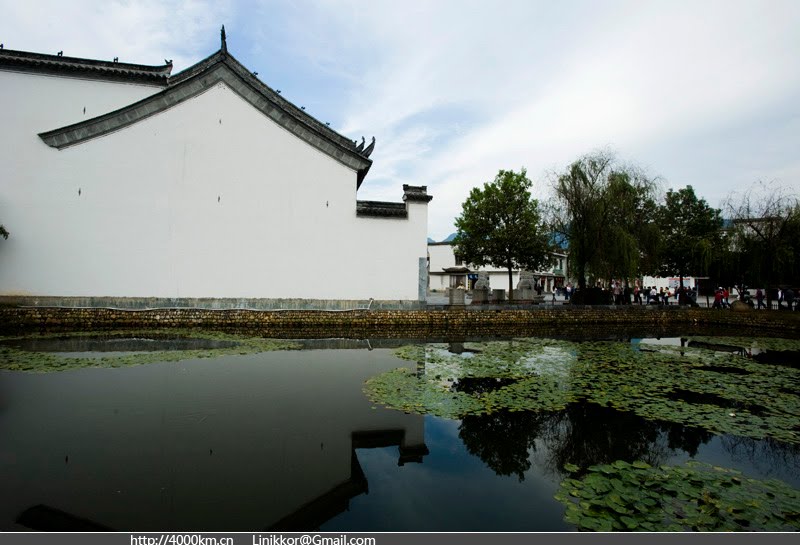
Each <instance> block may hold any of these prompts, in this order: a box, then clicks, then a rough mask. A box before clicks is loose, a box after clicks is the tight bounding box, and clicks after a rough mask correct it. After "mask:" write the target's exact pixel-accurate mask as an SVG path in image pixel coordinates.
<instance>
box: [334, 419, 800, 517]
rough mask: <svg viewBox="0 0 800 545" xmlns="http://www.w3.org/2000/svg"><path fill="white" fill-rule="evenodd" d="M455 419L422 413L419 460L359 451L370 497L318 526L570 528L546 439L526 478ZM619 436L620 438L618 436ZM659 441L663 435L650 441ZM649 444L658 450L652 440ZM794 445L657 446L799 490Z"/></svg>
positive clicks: (721, 442)
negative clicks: (462, 434)
mask: <svg viewBox="0 0 800 545" xmlns="http://www.w3.org/2000/svg"><path fill="white" fill-rule="evenodd" d="M459 425H460V422H459V421H454V420H446V419H441V418H437V417H430V416H428V417H426V418H425V442H426V444H427V446H428V448H429V449H430V454H429V455H428V456H425V457H424V461H423V463H422V464H407V465H405V466H403V467H398V465H397V458H398V451H397V448H396V447H389V448H382V449H359V450H357V451H356V452H357V455H358V459H359V461H360V463H361V466H362V468H363V470H364V474H365V475H366V478H367V480H368V482H369V494H368V495H361V496H358V497H356V498H353V499H352V500H351V501H350V508H349V510H348V511H346V512H344V513H342V514H340V515H339V516H337V517H334V518H333V519H331V520H329V521H328V522H327V523H326V524H324V525H323V526H322V528H321V529H322V530H324V531H346V530H362V531H380V530H382V531H390V530H397V531H413V530H419V531H559V530H571V529H572V528H571V527H570V526H569V525H568V524H566V523H565V522H564V521H563V508H562V506H561V504H560V503H559V502H558V501H556V500H555V499H554V498H553V495H554V494H555V492H556V491H557V490H558V485H559V480H560V479H561V478H562V476H561V475H553V474H552V473H551V472H550V469H548V468H547V467H546V466H547V465H548V461H549V458H550V454H551V453H550V451H549V448H548V443H549V442H550V441H549V440H547V439H545V440H541V439H537V440H536V452H535V453H532V455H531V457H530V461H531V468H530V469H529V470H528V471H527V472H525V480H524V481H523V482H519V481H518V479H517V477H516V476H513V475H512V476H498V475H495V473H494V471H493V470H492V469H490V468H489V467H488V466H487V465H486V464H485V463H484V462H483V461H481V459H480V458H478V457H477V456H474V455H472V454H470V453H469V452H468V451H467V450H466V448H465V447H464V444H463V442H462V440H461V439H460V438H459ZM618 439H619V440H621V441H624V440H625V438H624V437H619V438H618ZM656 442H657V443H660V444H661V445H662V447H665V446H666V444H665V443H666V436H665V435H663V434H661V435H660V437H659V439H658V440H657V441H656ZM652 448H654V449H656V450H659V447H657V446H656V445H655V444H653V446H652ZM798 450H800V449H798V448H797V447H792V446H789V445H783V446H780V445H775V444H770V442H769V441H755V440H749V439H742V438H736V437H731V436H714V437H712V438H711V439H710V440H709V441H708V442H707V443H703V444H701V445H700V446H699V448H698V451H697V454H696V455H695V456H694V457H690V456H689V455H688V454H687V453H686V452H684V451H683V450H680V449H678V450H669V449H667V450H666V451H664V454H665V456H664V458H663V459H662V460H661V463H664V464H669V465H678V464H682V463H685V462H686V461H689V460H696V461H699V462H703V463H706V464H710V465H713V466H720V467H725V468H730V469H735V470H737V471H741V472H742V473H743V474H744V475H745V476H746V477H751V478H757V479H771V478H774V479H779V480H781V481H783V482H785V483H787V484H789V485H790V486H792V487H794V488H800V459H798V457H797V451H798Z"/></svg>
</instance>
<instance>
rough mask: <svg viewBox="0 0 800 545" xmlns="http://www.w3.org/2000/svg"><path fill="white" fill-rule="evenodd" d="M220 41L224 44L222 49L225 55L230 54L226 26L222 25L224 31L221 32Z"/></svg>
mask: <svg viewBox="0 0 800 545" xmlns="http://www.w3.org/2000/svg"><path fill="white" fill-rule="evenodd" d="M219 39H220V42H222V45H221V47H220V49H222V52H223V53H227V52H228V42H227V41H226V39H225V25H222V29H220V31H219Z"/></svg>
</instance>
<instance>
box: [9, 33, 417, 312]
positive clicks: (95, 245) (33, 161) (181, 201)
mask: <svg viewBox="0 0 800 545" xmlns="http://www.w3.org/2000/svg"><path fill="white" fill-rule="evenodd" d="M221 38H222V39H221V47H220V49H219V51H217V52H216V53H214V54H213V55H211V56H210V57H208V58H206V59H204V60H202V61H200V62H198V63H197V64H195V65H194V66H191V67H189V68H187V69H186V70H184V71H182V72H180V73H177V74H175V75H172V73H171V72H172V63H171V61H166V63H165V64H164V65H161V66H142V65H136V64H127V63H121V62H117V61H116V59H115V60H114V61H99V60H89V59H79V58H71V57H65V56H62V55H61V54H59V55H43V54H38V53H29V52H23V51H14V50H9V49H3V50H0V88H2V89H3V102H2V105H0V125H2V127H3V130H2V131H0V219H1V220H2V222H3V224H4V225H5V226H6V228H7V229H8V230H9V231H10V232H11V236H10V237H9V239H8V240H5V241H0V302H3V301H5V302H21V303H25V304H58V305H67V306H72V305H80V306H97V305H103V306H212V307H226V306H233V307H237V306H254V307H256V308H259V307H260V308H357V307H361V306H367V305H368V304H370V305H372V308H381V307H393V308H404V307H405V308H413V307H416V306H420V305H424V296H425V287H426V285H427V276H426V275H427V272H426V265H427V261H426V255H427V246H426V244H427V214H428V212H427V207H428V202H429V201H430V200H431V196H429V195H428V194H427V191H426V188H425V187H424V186H403V189H404V194H403V201H402V202H396V203H385V202H374V201H359V200H357V196H356V192H357V190H358V188H359V187H360V186H361V184H362V183H363V182H364V179H365V177H366V175H367V172H368V171H369V169H370V166H371V165H372V160H371V159H370V155H371V153H372V151H373V149H374V147H375V139H374V138H373V139H372V142H371V143H369V144H367V142H365V140H364V139H363V138H362V140H361V142H360V143H358V142H356V141H353V140H350V139H349V138H347V137H345V136H342V135H341V134H339V133H337V132H336V131H334V130H332V129H330V128H329V127H328V126H327V125H326V124H324V123H321V122H319V121H318V120H316V119H314V118H313V117H311V116H310V115H308V114H307V113H305V111H304V110H303V109H302V108H298V107H296V106H294V105H293V104H291V103H290V102H288V101H287V100H286V99H284V98H283V97H282V96H281V95H280V93H279V92H278V91H276V90H273V89H271V88H270V87H268V86H267V85H265V84H264V83H262V82H261V81H260V80H259V79H258V78H257V77H256V75H255V74H254V73H252V72H251V71H250V70H248V69H247V68H245V67H244V66H243V65H242V64H240V63H239V62H238V61H237V60H236V59H235V58H234V57H233V56H231V54H230V53H229V52H228V50H227V44H226V40H225V31H224V27H223V30H222V36H221ZM398 193H399V191H398ZM398 196H399V195H398ZM371 300H372V301H371Z"/></svg>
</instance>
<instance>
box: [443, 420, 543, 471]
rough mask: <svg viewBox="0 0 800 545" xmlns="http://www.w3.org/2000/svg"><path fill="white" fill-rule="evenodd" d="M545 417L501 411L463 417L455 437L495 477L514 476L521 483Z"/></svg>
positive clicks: (528, 467) (528, 466)
mask: <svg viewBox="0 0 800 545" xmlns="http://www.w3.org/2000/svg"><path fill="white" fill-rule="evenodd" d="M549 418H550V415H549V414H541V413H535V412H509V411H502V412H496V413H492V414H482V415H472V416H465V417H464V419H463V420H462V421H461V426H459V428H458V436H459V437H460V438H461V440H462V441H463V442H464V446H466V447H467V450H468V451H469V453H470V454H474V455H475V456H478V457H479V458H480V459H481V460H483V461H484V463H485V464H486V465H487V466H489V468H490V469H492V470H494V472H495V473H497V474H498V475H516V476H517V477H518V478H519V480H520V481H523V480H525V472H526V471H527V470H528V469H530V467H531V462H530V455H529V450H530V449H532V448H535V441H536V438H537V436H538V435H539V432H540V430H541V429H542V427H543V426H544V425H545V424H546V423H547V421H548V419H549Z"/></svg>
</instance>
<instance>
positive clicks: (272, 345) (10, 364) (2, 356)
mask: <svg viewBox="0 0 800 545" xmlns="http://www.w3.org/2000/svg"><path fill="white" fill-rule="evenodd" d="M159 335H162V336H163V335H164V332H163V331H114V332H107V333H103V336H104V337H108V338H109V339H114V338H129V337H139V338H141V337H148V336H156V337H157V336H159ZM169 335H170V336H178V337H185V338H190V339H207V340H214V341H227V342H228V344H224V345H223V346H224V347H223V348H208V349H199V350H164V351H154V352H141V353H134V354H125V353H122V352H120V353H113V355H108V356H102V357H93V356H84V357H79V356H63V355H60V354H56V353H49V352H37V351H32V350H22V349H18V348H15V347H13V346H0V369H5V370H9V371H27V372H35V373H48V372H52V371H65V370H68V369H79V368H83V367H111V368H116V367H124V366H128V365H143V364H147V363H156V362H167V361H182V360H187V359H195V358H210V357H216V356H224V355H245V354H255V353H259V352H268V351H273V350H294V349H299V348H300V345H299V344H297V343H294V342H290V341H283V340H276V339H262V338H252V337H239V336H236V335H229V334H225V333H218V332H208V331H195V330H170V331H169ZM81 336H83V337H88V336H97V333H95V332H84V333H70V334H65V333H50V334H47V333H46V334H38V335H28V336H25V337H6V338H0V340H12V339H21V338H36V339H58V338H65V337H69V338H72V337H81Z"/></svg>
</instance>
